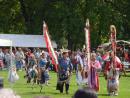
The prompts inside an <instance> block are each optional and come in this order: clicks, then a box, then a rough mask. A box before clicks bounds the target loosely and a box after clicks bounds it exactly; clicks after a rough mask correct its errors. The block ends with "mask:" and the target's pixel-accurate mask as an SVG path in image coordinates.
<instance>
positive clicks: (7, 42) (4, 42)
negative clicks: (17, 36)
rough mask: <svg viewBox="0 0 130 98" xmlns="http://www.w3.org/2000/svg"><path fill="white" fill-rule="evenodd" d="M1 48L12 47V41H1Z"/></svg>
mask: <svg viewBox="0 0 130 98" xmlns="http://www.w3.org/2000/svg"><path fill="white" fill-rule="evenodd" d="M0 46H12V41H10V40H5V39H0Z"/></svg>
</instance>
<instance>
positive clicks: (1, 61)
mask: <svg viewBox="0 0 130 98" xmlns="http://www.w3.org/2000/svg"><path fill="white" fill-rule="evenodd" d="M0 68H1V69H3V68H4V53H3V51H2V49H1V48H0Z"/></svg>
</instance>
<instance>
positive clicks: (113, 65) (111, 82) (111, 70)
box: [104, 25, 122, 95]
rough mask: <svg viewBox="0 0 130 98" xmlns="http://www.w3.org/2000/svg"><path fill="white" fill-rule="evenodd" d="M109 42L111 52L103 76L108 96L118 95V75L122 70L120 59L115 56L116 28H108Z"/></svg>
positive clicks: (112, 26)
mask: <svg viewBox="0 0 130 98" xmlns="http://www.w3.org/2000/svg"><path fill="white" fill-rule="evenodd" d="M110 33H111V34H110V41H111V44H112V52H111V53H110V57H109V58H110V61H108V62H106V66H105V70H104V73H105V76H106V80H107V90H108V95H118V90H119V73H120V70H121V69H122V64H121V61H120V59H119V58H118V57H117V56H116V28H115V26H114V25H111V26H110Z"/></svg>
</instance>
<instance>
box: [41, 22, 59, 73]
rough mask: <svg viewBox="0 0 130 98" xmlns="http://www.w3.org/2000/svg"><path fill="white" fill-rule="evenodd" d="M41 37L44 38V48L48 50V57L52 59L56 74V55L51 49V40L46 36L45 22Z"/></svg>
mask: <svg viewBox="0 0 130 98" xmlns="http://www.w3.org/2000/svg"><path fill="white" fill-rule="evenodd" d="M43 36H44V39H45V42H46V47H47V49H48V52H49V55H50V57H51V59H52V64H53V65H54V67H55V70H56V72H57V71H58V59H57V56H56V53H55V51H54V49H53V47H52V43H51V39H50V37H49V34H48V27H47V25H46V23H45V22H44V23H43Z"/></svg>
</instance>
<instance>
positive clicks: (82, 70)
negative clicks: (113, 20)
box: [0, 25, 123, 95]
mask: <svg viewBox="0 0 130 98" xmlns="http://www.w3.org/2000/svg"><path fill="white" fill-rule="evenodd" d="M87 29H88V27H87ZM87 33H88V31H87ZM110 35H111V36H110V42H111V51H109V52H108V51H107V52H106V54H105V57H107V59H106V58H105V59H104V58H103V57H102V56H101V55H100V53H94V52H90V49H88V48H90V43H87V44H86V46H87V47H86V48H85V49H83V51H82V52H81V51H74V52H72V51H71V52H70V51H68V50H61V51H59V52H56V54H57V57H58V72H57V86H56V89H57V90H59V91H60V93H63V90H64V85H65V91H66V94H68V93H69V87H70V81H71V76H72V73H73V72H74V71H75V72H76V80H77V84H78V86H79V87H82V86H88V87H90V88H92V89H94V90H95V91H96V92H98V91H99V88H100V86H99V76H98V75H99V72H101V71H102V72H103V73H104V76H105V79H106V80H107V90H108V95H118V91H119V75H120V71H121V70H122V68H123V65H122V63H121V61H120V59H119V58H118V57H117V56H116V28H115V26H113V25H112V26H111V27H110ZM87 36H89V37H90V35H87ZM89 40H90V39H89ZM89 40H88V39H87V40H86V41H87V42H88V41H89ZM0 50H1V49H0ZM0 52H1V51H0ZM7 53H8V54H9V52H7ZM7 53H6V54H7ZM0 57H1V58H0V59H1V60H3V59H4V57H5V56H3V54H2V52H1V56H0ZM48 57H49V55H48V53H47V52H45V51H40V49H38V48H37V49H36V50H35V51H34V52H33V53H32V51H31V50H28V51H27V52H25V53H23V51H22V49H21V48H18V50H17V52H16V53H15V55H14V58H15V63H16V68H17V70H20V69H21V68H22V67H23V66H24V67H25V69H26V75H25V77H27V83H30V82H31V80H32V79H33V82H34V83H38V84H39V83H40V84H46V85H48V80H49V79H50V77H49V70H50V69H51V70H52V69H53V70H55V68H54V67H52V66H50V65H51V58H50V57H49V58H48ZM25 58H27V59H25ZM3 61H4V60H3ZM7 61H8V62H10V60H8V59H7ZM7 61H6V63H7ZM26 62H27V66H26V64H25V63H26ZM24 64H25V65H24ZM2 65H3V63H1V66H2ZM6 65H7V66H8V65H9V64H8V63H7V64H6ZM2 67H3V66H2Z"/></svg>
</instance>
